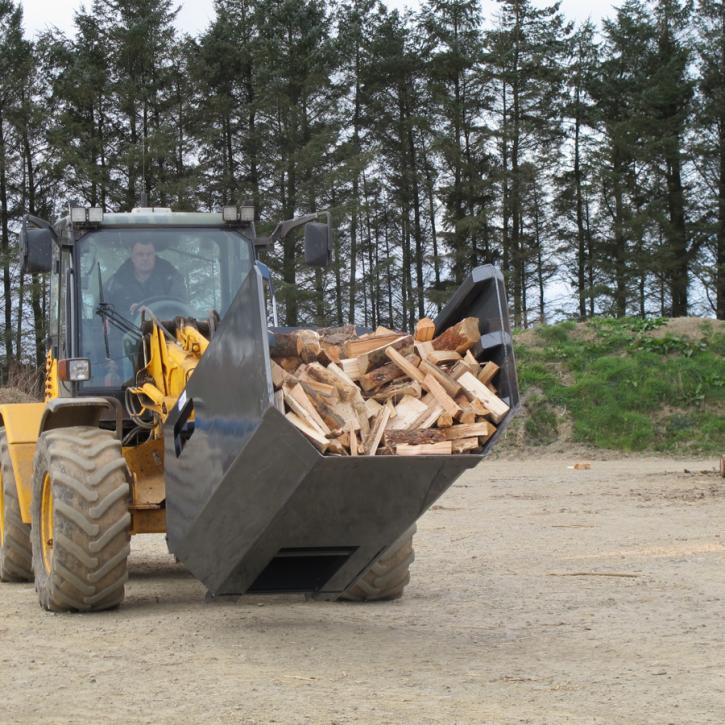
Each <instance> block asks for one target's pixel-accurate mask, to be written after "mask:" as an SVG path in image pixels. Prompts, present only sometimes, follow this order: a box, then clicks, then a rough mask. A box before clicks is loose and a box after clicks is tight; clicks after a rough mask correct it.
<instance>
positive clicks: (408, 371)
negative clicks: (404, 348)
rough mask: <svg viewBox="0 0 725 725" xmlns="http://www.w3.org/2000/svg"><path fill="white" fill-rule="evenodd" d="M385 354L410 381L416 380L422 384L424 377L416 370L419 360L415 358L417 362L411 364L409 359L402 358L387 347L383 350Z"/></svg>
mask: <svg viewBox="0 0 725 725" xmlns="http://www.w3.org/2000/svg"><path fill="white" fill-rule="evenodd" d="M385 354H386V355H387V356H388V357H389V358H390V359H391V360H392V361H393V362H394V363H395V364H396V365H397V366H398V367H399V368H400V369H401V370H402V371H403V373H405V375H407V376H408V377H409V378H410V379H411V380H417V381H418V382H419V383H421V384H422V383H423V380H424V379H425V375H424V374H423V373H422V372H421V371H420V370H419V369H418V364H419V363H420V359H418V358H417V356H416V360H417V362H416V363H415V364H413V362H412V361H411V360H410V359H409V358H404V357H403V356H402V355H401V354H400V353H399V352H398V351H397V350H393V349H392V348H390V347H388V348H386V350H385Z"/></svg>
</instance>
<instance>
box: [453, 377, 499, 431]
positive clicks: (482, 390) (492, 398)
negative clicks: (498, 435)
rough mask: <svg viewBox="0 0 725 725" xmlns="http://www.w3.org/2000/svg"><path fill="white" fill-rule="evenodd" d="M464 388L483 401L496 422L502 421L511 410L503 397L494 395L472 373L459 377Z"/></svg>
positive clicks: (473, 396)
mask: <svg viewBox="0 0 725 725" xmlns="http://www.w3.org/2000/svg"><path fill="white" fill-rule="evenodd" d="M458 381H459V382H460V383H461V385H462V386H463V389H464V390H465V391H466V392H467V393H468V394H469V395H470V396H472V398H473V399H475V398H477V399H478V400H480V401H481V403H483V404H484V405H485V406H486V408H487V409H488V410H489V411H490V413H491V418H492V419H493V421H494V423H500V422H501V421H502V420H503V418H504V416H505V415H506V414H507V413H508V412H509V410H510V408H509V406H508V405H506V403H504V402H503V400H501V398H499V397H497V396H496V395H494V394H493V393H492V392H491V391H490V390H489V389H488V388H487V387H486V386H485V385H484V384H483V383H481V382H480V381H479V380H478V379H477V378H475V377H474V376H473V375H472V374H471V373H464V374H463V375H461V377H460V378H458Z"/></svg>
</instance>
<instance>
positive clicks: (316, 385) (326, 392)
mask: <svg viewBox="0 0 725 725" xmlns="http://www.w3.org/2000/svg"><path fill="white" fill-rule="evenodd" d="M299 381H300V383H302V387H303V388H304V389H305V392H306V393H307V394H308V395H309V391H310V390H313V391H314V392H315V393H316V394H317V395H321V396H322V397H323V398H327V399H328V401H329V402H335V401H337V400H339V398H340V396H339V395H338V393H337V388H336V387H335V386H334V385H327V384H326V383H321V382H319V381H317V380H314V379H313V378H311V377H310V376H309V373H308V374H307V375H304V376H301V377H300V378H299Z"/></svg>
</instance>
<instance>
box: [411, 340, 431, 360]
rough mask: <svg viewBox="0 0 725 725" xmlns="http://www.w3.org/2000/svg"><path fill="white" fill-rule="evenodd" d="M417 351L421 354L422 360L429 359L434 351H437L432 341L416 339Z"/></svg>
mask: <svg viewBox="0 0 725 725" xmlns="http://www.w3.org/2000/svg"><path fill="white" fill-rule="evenodd" d="M413 344H414V345H415V351H416V352H417V353H418V355H420V359H421V360H427V359H428V358H429V357H430V356H431V354H432V353H435V350H434V349H433V343H432V342H420V341H419V340H416V341H415V342H414V343H413Z"/></svg>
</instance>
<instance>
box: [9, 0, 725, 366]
mask: <svg viewBox="0 0 725 725" xmlns="http://www.w3.org/2000/svg"><path fill="white" fill-rule="evenodd" d="M215 10H216V14H215V19H214V20H213V21H212V22H210V24H209V25H208V27H207V28H206V30H205V31H204V32H202V33H200V34H198V35H197V36H191V35H188V34H184V33H183V32H181V31H180V30H178V29H177V28H176V25H175V17H176V13H177V3H176V2H173V0H92V2H91V1H89V2H88V3H86V5H85V7H84V9H82V10H80V11H78V12H77V13H76V15H75V17H74V30H73V32H72V33H68V34H65V33H63V32H61V31H59V30H57V29H48V30H46V31H44V32H41V33H37V34H35V35H30V34H29V33H28V32H27V31H26V30H25V28H24V26H23V14H22V8H21V6H20V4H19V3H18V2H17V0H0V222H1V227H0V243H1V248H0V253H1V256H0V261H1V265H2V270H1V276H2V286H3V295H2V314H3V315H4V320H3V321H4V325H3V326H2V329H3V337H2V341H0V377H2V378H5V377H6V375H7V372H8V368H9V366H11V365H12V364H15V363H18V362H20V363H23V364H37V363H38V362H42V360H43V356H44V351H45V333H44V320H45V313H46V310H47V307H48V304H49V302H48V280H47V279H45V278H44V277H43V276H42V275H32V276H31V275H21V274H20V267H19V260H18V255H17V243H18V232H19V229H20V226H21V222H22V219H23V217H24V215H25V214H27V213H31V214H34V215H36V216H39V217H42V218H45V219H49V220H51V221H54V220H57V219H58V218H59V217H61V216H63V215H64V214H65V213H66V211H67V208H68V205H69V204H70V203H74V204H81V205H90V206H100V207H103V208H104V209H105V210H106V211H124V210H130V209H131V208H132V207H134V206H140V205H141V204H140V203H139V200H140V199H141V198H143V195H144V194H145V195H146V198H147V199H148V205H150V206H163V207H171V208H173V209H174V210H175V211H181V210H193V211H210V210H217V211H218V210H220V209H221V207H222V206H223V205H226V204H234V203H241V202H245V203H246V202H249V203H252V204H253V205H254V206H255V208H256V215H257V222H256V224H257V230H258V232H260V233H265V232H268V231H269V230H271V228H272V227H273V226H274V224H275V223H276V222H277V221H278V220H281V219H287V218H291V217H293V216H295V215H298V214H304V213H308V212H312V211H319V210H323V209H329V210H330V211H331V213H332V218H333V225H334V228H335V236H334V251H333V256H332V262H331V264H330V266H329V267H328V268H327V269H325V270H320V269H316V270H313V269H310V268H308V267H305V266H304V265H303V264H302V254H301V252H302V244H301V239H300V236H299V235H297V236H295V235H291V236H290V237H288V238H287V239H285V240H284V242H283V243H281V244H277V245H276V247H275V249H274V250H273V251H272V252H271V253H266V254H265V255H264V260H263V261H265V262H266V263H267V264H268V265H269V266H270V268H271V269H272V271H273V274H274V276H275V279H276V288H277V297H278V302H279V308H280V316H281V322H282V323H283V324H287V325H297V324H302V323H310V324H345V323H348V322H355V323H357V324H359V325H367V326H371V327H374V326H377V325H385V326H390V327H395V328H398V329H410V328H411V326H412V325H413V324H414V321H415V320H417V319H418V318H420V317H423V316H425V315H429V316H435V314H436V312H437V310H439V309H440V308H441V306H442V305H443V304H444V303H445V302H446V300H447V299H448V297H449V296H450V294H451V293H452V291H453V290H454V289H455V288H456V287H457V286H458V284H460V282H461V281H462V280H463V279H465V277H466V275H467V274H468V273H469V271H470V270H471V269H472V268H473V267H475V266H477V265H480V264H484V263H489V262H492V263H495V264H497V265H499V266H500V267H501V268H502V269H503V270H504V273H505V275H506V284H507V289H508V297H509V303H510V307H511V315H512V320H513V321H514V323H515V325H516V326H519V327H526V326H530V325H533V324H538V323H541V322H546V321H554V320H560V319H562V318H573V319H586V318H590V317H593V316H597V315H611V316H617V317H622V316H625V315H634V316H651V315H654V316H683V315H688V314H694V315H707V316H711V317H718V318H720V319H725V2H724V1H722V0H695V1H694V2H692V1H688V0H624V1H623V2H622V3H621V4H619V7H618V9H617V10H616V11H613V12H612V14H611V16H610V18H609V19H608V20H605V21H603V22H602V23H601V24H598V25H594V24H592V23H584V24H581V23H573V22H571V21H570V20H569V19H568V18H567V17H566V16H565V14H564V13H563V12H562V11H561V9H560V7H559V5H558V4H557V3H553V4H550V5H548V6H547V5H545V3H543V2H532V0H497V2H495V3H491V4H487V5H486V8H485V12H484V8H483V6H482V5H481V4H480V3H479V2H478V1H477V0H425V1H424V2H422V3H421V4H420V5H419V6H416V8H415V9H413V10H410V11H405V12H400V11H396V10H391V9H389V8H387V7H386V6H385V5H383V4H382V3H381V2H377V1H376V0H216V3H215Z"/></svg>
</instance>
